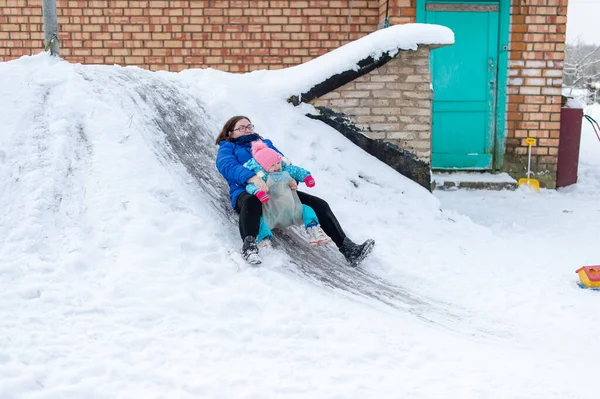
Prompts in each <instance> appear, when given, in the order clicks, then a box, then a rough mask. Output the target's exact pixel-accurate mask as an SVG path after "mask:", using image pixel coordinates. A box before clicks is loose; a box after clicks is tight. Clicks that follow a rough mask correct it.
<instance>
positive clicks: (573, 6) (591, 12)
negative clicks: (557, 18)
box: [567, 0, 600, 44]
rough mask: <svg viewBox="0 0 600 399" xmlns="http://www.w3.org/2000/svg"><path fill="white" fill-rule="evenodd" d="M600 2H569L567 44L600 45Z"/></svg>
mask: <svg viewBox="0 0 600 399" xmlns="http://www.w3.org/2000/svg"><path fill="white" fill-rule="evenodd" d="M598 21H600V0H569V8H568V10H567V42H568V43H571V42H574V41H576V40H577V38H578V37H580V38H581V40H582V41H584V42H586V43H596V44H600V23H599V22H598Z"/></svg>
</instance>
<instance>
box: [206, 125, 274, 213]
mask: <svg viewBox="0 0 600 399" xmlns="http://www.w3.org/2000/svg"><path fill="white" fill-rule="evenodd" d="M260 139H261V138H260V136H259V135H258V134H247V135H245V136H241V137H238V138H237V139H235V140H233V141H226V140H223V141H221V142H220V143H219V151H218V152H217V169H218V171H219V173H221V174H222V175H223V177H224V178H225V180H227V183H228V184H229V196H230V197H231V207H232V208H233V209H235V203H236V202H237V197H238V196H239V195H240V194H241V193H242V192H243V191H244V190H245V189H246V182H247V181H248V179H250V178H251V177H252V176H254V175H255V174H256V173H254V172H253V171H251V170H250V169H248V168H245V167H244V164H245V163H246V162H248V161H249V160H250V159H251V158H252V148H251V144H252V142H253V141H255V140H260ZM262 140H263V141H264V142H265V144H266V145H268V146H269V148H272V149H274V150H275V151H277V152H278V153H280V154H281V151H279V150H278V149H277V148H275V146H274V145H273V143H272V142H271V140H265V139H262ZM281 155H283V154H281Z"/></svg>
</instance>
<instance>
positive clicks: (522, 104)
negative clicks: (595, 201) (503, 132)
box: [505, 0, 568, 187]
mask: <svg viewBox="0 0 600 399" xmlns="http://www.w3.org/2000/svg"><path fill="white" fill-rule="evenodd" d="M567 1H568V0H513V1H512V7H511V19H512V21H511V22H512V24H511V33H510V42H511V43H510V59H509V81H508V88H507V93H508V108H507V111H508V113H507V137H506V158H505V160H506V169H507V170H512V171H514V172H518V173H521V172H522V170H523V165H525V166H526V165H527V145H526V144H525V138H526V137H535V138H537V139H538V140H537V146H535V147H533V149H532V161H531V162H532V170H533V171H535V172H545V173H543V174H541V175H539V176H538V175H536V178H538V179H540V181H542V182H543V183H545V184H546V185H547V186H548V187H554V186H555V179H556V164H557V156H558V142H559V132H560V107H561V97H560V94H561V85H562V75H563V61H564V50H565V32H566V22H567V16H566V15H567ZM521 174H522V173H521Z"/></svg>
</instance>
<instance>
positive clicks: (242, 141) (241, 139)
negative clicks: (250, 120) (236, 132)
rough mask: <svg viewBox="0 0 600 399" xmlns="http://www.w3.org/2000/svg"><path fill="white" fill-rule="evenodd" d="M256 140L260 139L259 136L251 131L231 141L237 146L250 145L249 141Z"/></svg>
mask: <svg viewBox="0 0 600 399" xmlns="http://www.w3.org/2000/svg"><path fill="white" fill-rule="evenodd" d="M256 140H260V136H259V135H258V134H256V133H252V134H246V135H244V136H240V137H238V138H237V139H235V140H233V142H234V143H235V144H237V145H239V146H243V147H250V143H252V142H253V141H256Z"/></svg>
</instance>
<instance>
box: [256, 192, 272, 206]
mask: <svg viewBox="0 0 600 399" xmlns="http://www.w3.org/2000/svg"><path fill="white" fill-rule="evenodd" d="M255 195H256V197H257V198H258V200H259V201H260V202H263V203H264V202H267V201H268V200H269V194H267V193H265V192H264V191H262V190H261V191H258V192H257V193H256V194H255Z"/></svg>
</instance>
